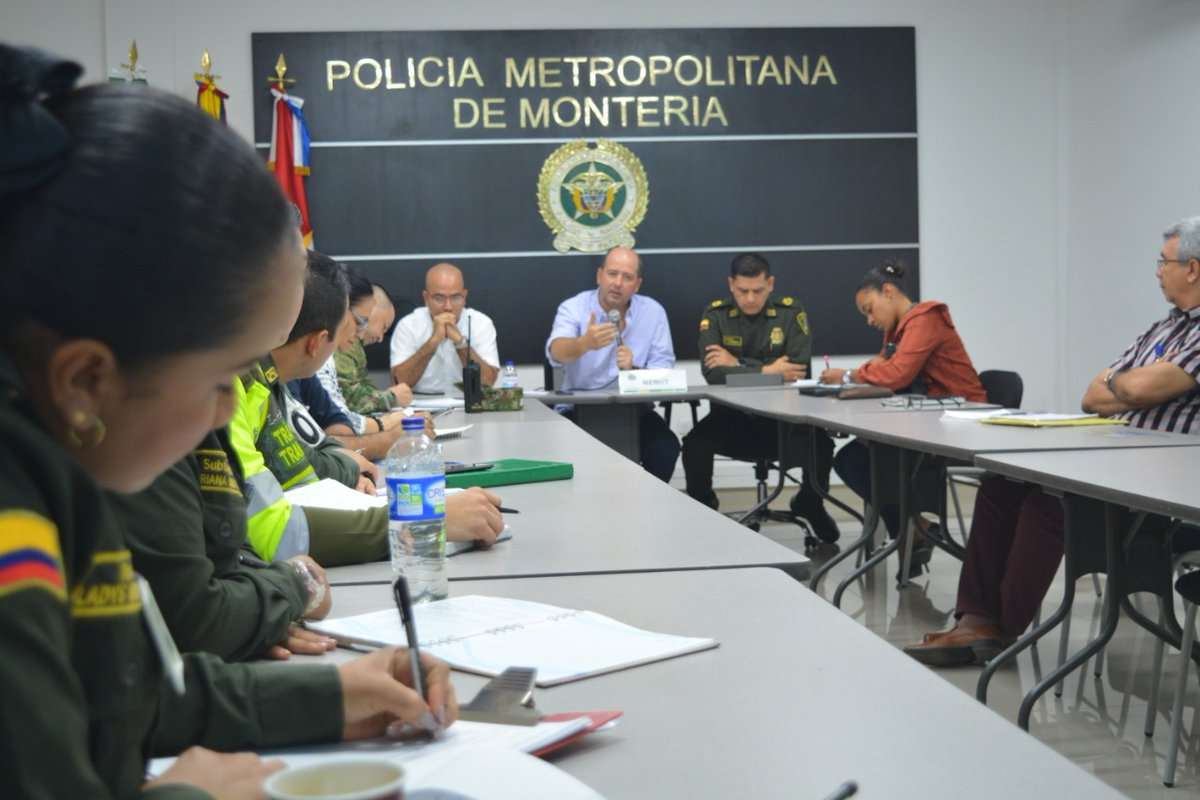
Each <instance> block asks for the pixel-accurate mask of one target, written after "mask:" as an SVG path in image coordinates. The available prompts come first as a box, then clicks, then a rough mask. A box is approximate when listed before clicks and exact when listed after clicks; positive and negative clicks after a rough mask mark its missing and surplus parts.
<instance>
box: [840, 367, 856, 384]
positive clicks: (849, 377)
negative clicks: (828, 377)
mask: <svg viewBox="0 0 1200 800" xmlns="http://www.w3.org/2000/svg"><path fill="white" fill-rule="evenodd" d="M853 379H854V370H852V369H848V370H846V371H845V372H843V373H842V385H843V386H845V385H846V384H847V383H851V382H853Z"/></svg>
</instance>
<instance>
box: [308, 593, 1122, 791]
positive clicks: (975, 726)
mask: <svg viewBox="0 0 1200 800" xmlns="http://www.w3.org/2000/svg"><path fill="white" fill-rule="evenodd" d="M450 591H451V594H452V595H463V594H487V595H497V596H507V597H517V598H522V599H526V600H534V601H539V602H546V603H553V604H556V605H561V606H565V607H571V608H586V609H589V610H592V611H597V612H599V613H603V614H607V615H609V616H611V617H613V618H615V619H618V620H620V621H622V622H625V623H628V624H630V625H635V626H637V627H641V628H647V629H650V630H655V631H658V632H662V633H674V634H680V635H690V636H711V637H714V638H716V639H717V640H718V641H719V642H720V647H719V648H718V649H716V650H709V651H706V652H702V653H696V654H693V655H689V656H684V657H682V658H677V659H673V660H670V661H664V662H659V663H656V664H649V665H646V666H643V667H637V668H634V669H630V670H626V671H623V672H617V673H612V674H609V675H602V676H598V677H595V678H590V679H587V680H583V681H579V682H576V683H571V684H566V685H563V686H559V687H555V688H552V689H539V690H538V691H537V694H536V702H537V704H538V706H539V708H541V709H542V710H543V711H545V712H556V711H581V710H599V709H622V710H624V711H625V718H624V720H623V721H622V723H621V725H620V726H619V727H617V728H616V729H614V730H611V731H606V732H602V733H597V734H594V735H593V736H591V737H589V738H588V739H586V740H584V741H583V742H581V743H579V744H578V745H576V746H574V747H572V748H570V749H568V750H566V751H563V752H561V753H559V754H558V755H557V756H553V757H552V760H553V761H554V763H555V764H556V765H557V766H559V767H560V768H562V769H564V770H566V771H567V772H569V773H571V774H572V775H574V776H575V777H577V778H579V779H580V780H582V781H583V782H584V783H587V784H588V785H590V786H591V787H593V788H594V789H596V790H597V791H598V792H600V793H601V794H603V795H605V796H606V797H612V798H618V797H620V798H626V797H646V798H688V797H698V798H699V797H703V798H708V797H713V798H726V797H755V798H788V799H789V800H790V799H791V798H813V799H814V800H819V798H823V797H825V796H826V795H827V794H828V793H829V792H831V791H833V789H834V788H835V787H837V786H838V785H840V784H841V783H842V782H843V781H846V780H849V779H853V780H856V781H857V782H858V783H859V786H860V791H859V795H858V796H859V797H862V798H867V800H870V798H917V797H920V798H954V800H961V798H964V797H969V798H972V800H987V799H988V798H996V800H1013V798H1025V797H1038V798H1041V797H1046V798H1051V797H1055V798H1057V797H1086V798H1089V800H1098V799H1099V798H1118V797H1120V796H1121V795H1120V794H1118V793H1117V792H1116V791H1114V790H1113V789H1111V788H1109V787H1107V786H1106V785H1104V784H1103V783H1101V782H1100V781H1099V780H1098V779H1096V778H1095V777H1093V776H1092V775H1091V774H1089V773H1087V772H1085V771H1084V770H1082V769H1080V768H1079V767H1076V766H1075V765H1074V764H1072V763H1071V762H1070V761H1068V760H1067V759H1066V758H1064V757H1063V756H1061V755H1059V754H1057V753H1055V752H1054V751H1052V750H1051V749H1050V748H1049V747H1047V746H1045V745H1043V744H1042V743H1040V742H1039V741H1038V740H1037V739H1035V738H1034V737H1032V736H1029V735H1028V734H1026V733H1024V732H1022V731H1021V730H1020V729H1018V728H1017V727H1016V726H1014V725H1012V724H1011V723H1009V722H1007V721H1006V720H1004V719H1003V718H1002V717H1000V716H999V715H997V714H996V713H994V712H993V711H991V710H990V709H988V708H987V707H986V706H983V705H981V704H979V703H977V702H976V701H975V700H974V699H973V698H972V697H970V696H968V695H967V694H965V693H963V692H962V691H960V690H958V689H956V688H955V687H953V686H952V685H950V684H949V683H947V682H946V681H944V680H942V679H941V678H939V677H938V676H937V675H936V674H935V673H933V672H931V671H929V670H928V669H927V668H925V667H923V666H921V665H920V664H918V663H916V662H915V661H913V660H911V659H910V658H908V657H907V656H905V655H904V654H903V653H901V652H900V651H898V650H896V649H895V648H893V647H892V646H890V645H889V644H887V643H886V642H884V641H883V640H881V639H880V638H879V637H877V636H876V635H875V634H873V633H871V632H870V631H868V630H867V629H865V628H863V627H862V626H861V625H859V624H858V623H856V622H855V621H854V620H852V619H850V618H848V617H846V616H845V615H844V614H842V613H841V612H839V611H837V610H836V609H834V608H833V607H832V606H831V605H829V604H828V603H826V602H825V601H824V600H822V599H820V598H819V597H818V596H816V595H815V594H813V593H812V592H810V591H809V590H808V589H807V588H806V587H804V586H803V585H801V584H799V583H797V582H795V581H793V580H791V579H789V578H787V577H786V576H785V575H783V574H782V573H781V572H779V571H778V570H768V569H748V570H740V569H739V570H716V571H702V572H660V573H652V574H625V575H599V576H584V577H572V578H537V579H530V580H507V581H481V582H472V583H456V584H452V585H451V590H450ZM390 602H391V600H390V598H389V595H388V590H387V588H386V587H382V586H361V587H342V588H338V589H336V590H335V592H334V611H335V614H338V615H347V614H352V613H361V612H364V611H373V610H378V609H381V608H386V607H388V605H389V603H390ZM347 655H348V654H346V653H338V654H334V656H332V657H333V658H338V659H344V658H346V657H347ZM297 661H301V659H297ZM454 682H455V686H456V688H457V689H458V693H459V696H460V697H461V698H464V699H470V698H471V697H473V696H474V694H475V692H476V691H477V690H478V689H479V687H480V686H482V685H483V683H484V679H482V678H479V677H476V676H472V675H467V674H464V673H455V675H454Z"/></svg>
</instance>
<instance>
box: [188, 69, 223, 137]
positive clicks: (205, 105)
mask: <svg viewBox="0 0 1200 800" xmlns="http://www.w3.org/2000/svg"><path fill="white" fill-rule="evenodd" d="M192 77H193V78H195V79H196V105H198V106H200V110H201V111H203V112H204V113H205V114H208V115H209V116H210V117H212V118H213V119H216V120H220V121H221V123H222V124H228V123H226V122H225V101H226V100H228V99H229V95H227V94H225V93H224V92H222V91H221V90H220V89H218V88H217V84H216V81H214V80H213V79H212V77H211V76H208V77H205V76H204V75H201V74H200V73H198V72H197V73H192Z"/></svg>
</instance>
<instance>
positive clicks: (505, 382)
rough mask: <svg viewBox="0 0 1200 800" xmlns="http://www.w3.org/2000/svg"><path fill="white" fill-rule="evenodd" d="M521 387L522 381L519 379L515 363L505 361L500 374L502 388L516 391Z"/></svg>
mask: <svg viewBox="0 0 1200 800" xmlns="http://www.w3.org/2000/svg"><path fill="white" fill-rule="evenodd" d="M520 385H521V382H520V379H519V378H518V377H517V368H516V367H515V366H513V362H511V361H505V362H504V369H503V371H501V373H500V388H501V389H515V388H517V387H518V386H520Z"/></svg>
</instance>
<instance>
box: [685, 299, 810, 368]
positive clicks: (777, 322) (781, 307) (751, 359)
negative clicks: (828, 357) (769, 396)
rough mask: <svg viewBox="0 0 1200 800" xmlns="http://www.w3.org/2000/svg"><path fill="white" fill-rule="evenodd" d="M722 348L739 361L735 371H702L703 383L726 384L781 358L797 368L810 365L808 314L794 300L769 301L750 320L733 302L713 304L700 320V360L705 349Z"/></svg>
mask: <svg viewBox="0 0 1200 800" xmlns="http://www.w3.org/2000/svg"><path fill="white" fill-rule="evenodd" d="M714 344H715V345H720V346H721V347H723V348H725V349H726V350H728V351H729V352H730V353H731V354H732V355H733V356H734V357H735V358H737V360H738V365H737V366H736V367H713V368H712V369H709V368H708V367H704V368H703V372H704V380H706V381H708V382H709V383H725V378H726V377H728V376H729V375H735V374H739V373H745V372H762V368H763V367H764V366H765V365H767V364H770V363H772V362H774V361H776V360H777V359H779V358H780V356H787V357H788V360H790V361H791V362H792V363H794V364H807V363H808V360H809V359H810V358H811V357H812V336H811V335H810V334H809V329H808V313H807V312H806V311H805V310H804V307H803V306H801V305H800V304H799V303H797V302H796V300H795V298H793V297H780V298H779V299H778V300H776V299H775V298H769V299H768V300H767V304H766V306H764V307H763V310H762V311H761V312H759V313H758V314H755V315H754V316H752V317H751V316H747V315H745V314H743V313H742V311H741V309H739V308H738V307H737V304H736V303H735V302H734V301H733V298H730V297H727V298H725V299H724V300H714V301H712V303H710V304H709V306H708V308H706V309H704V314H703V315H702V316H701V317H700V360H701V362H703V360H704V354H705V353H706V352H707V350H706V348H708V347H709V346H710V345H714Z"/></svg>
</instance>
